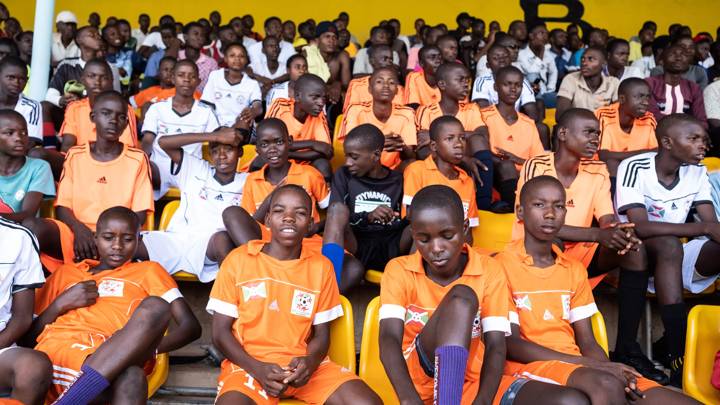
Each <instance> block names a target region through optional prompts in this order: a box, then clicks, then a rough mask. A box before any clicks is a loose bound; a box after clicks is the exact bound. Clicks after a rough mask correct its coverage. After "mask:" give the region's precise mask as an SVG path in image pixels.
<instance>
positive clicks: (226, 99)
mask: <svg viewBox="0 0 720 405" xmlns="http://www.w3.org/2000/svg"><path fill="white" fill-rule="evenodd" d="M201 99H202V100H205V101H207V102H208V103H212V104H213V105H215V112H216V113H217V116H218V119H219V120H220V125H222V126H227V127H230V126H233V125H234V124H235V120H236V119H237V117H238V115H240V113H241V112H242V110H244V109H245V108H247V107H250V105H251V104H252V103H253V102H254V101H262V94H261V92H260V84H258V82H256V81H255V80H253V79H251V78H250V77H248V75H245V74H244V75H243V77H242V80H240V83H237V84H230V83H228V81H227V80H226V79H225V69H217V70H214V71H212V72H210V76H209V77H208V81H207V84H206V85H205V88H204V89H203V93H202V97H201Z"/></svg>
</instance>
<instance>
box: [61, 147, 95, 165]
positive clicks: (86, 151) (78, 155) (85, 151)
mask: <svg viewBox="0 0 720 405" xmlns="http://www.w3.org/2000/svg"><path fill="white" fill-rule="evenodd" d="M88 157H90V144H89V143H84V144H82V145H75V146H73V147H71V148H70V149H68V151H67V154H66V155H65V163H66V164H67V163H69V162H70V161H72V160H74V159H83V158H88Z"/></svg>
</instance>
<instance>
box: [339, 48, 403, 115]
mask: <svg viewBox="0 0 720 405" xmlns="http://www.w3.org/2000/svg"><path fill="white" fill-rule="evenodd" d="M368 55H369V57H370V65H371V66H372V68H373V73H374V72H376V71H377V70H378V69H381V68H387V67H390V68H393V66H394V65H393V63H392V61H393V58H392V55H393V51H392V48H390V47H389V46H388V45H384V44H381V45H373V46H371V47H370V48H368ZM394 70H395V73H396V74H397V68H394ZM397 88H398V91H397V93H395V96H394V97H393V99H392V102H393V104H399V105H402V104H405V89H404V88H403V86H402V85H400V84H398V85H397ZM372 99H373V98H372V95H371V94H370V75H368V76H363V77H360V78H357V79H352V80H350V84H348V88H347V91H346V92H345V102H344V104H343V114H344V113H346V112H347V110H348V108H349V107H350V106H351V105H353V104H360V103H366V102H368V101H372Z"/></svg>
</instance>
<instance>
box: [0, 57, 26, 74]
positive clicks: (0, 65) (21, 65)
mask: <svg viewBox="0 0 720 405" xmlns="http://www.w3.org/2000/svg"><path fill="white" fill-rule="evenodd" d="M10 66H12V67H16V68H18V69H22V70H23V71H24V72H25V75H26V76H27V64H25V62H24V61H23V60H22V59H20V58H18V57H17V56H15V55H8V56H6V57H5V58H3V59H2V60H0V72H2V71H3V70H5V68H7V67H10Z"/></svg>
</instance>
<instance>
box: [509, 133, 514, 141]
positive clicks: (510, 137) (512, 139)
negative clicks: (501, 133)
mask: <svg viewBox="0 0 720 405" xmlns="http://www.w3.org/2000/svg"><path fill="white" fill-rule="evenodd" d="M514 140H515V139H514V138H513V136H512V134H511V135H508V137H507V141H508V142H512V141H514Z"/></svg>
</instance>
